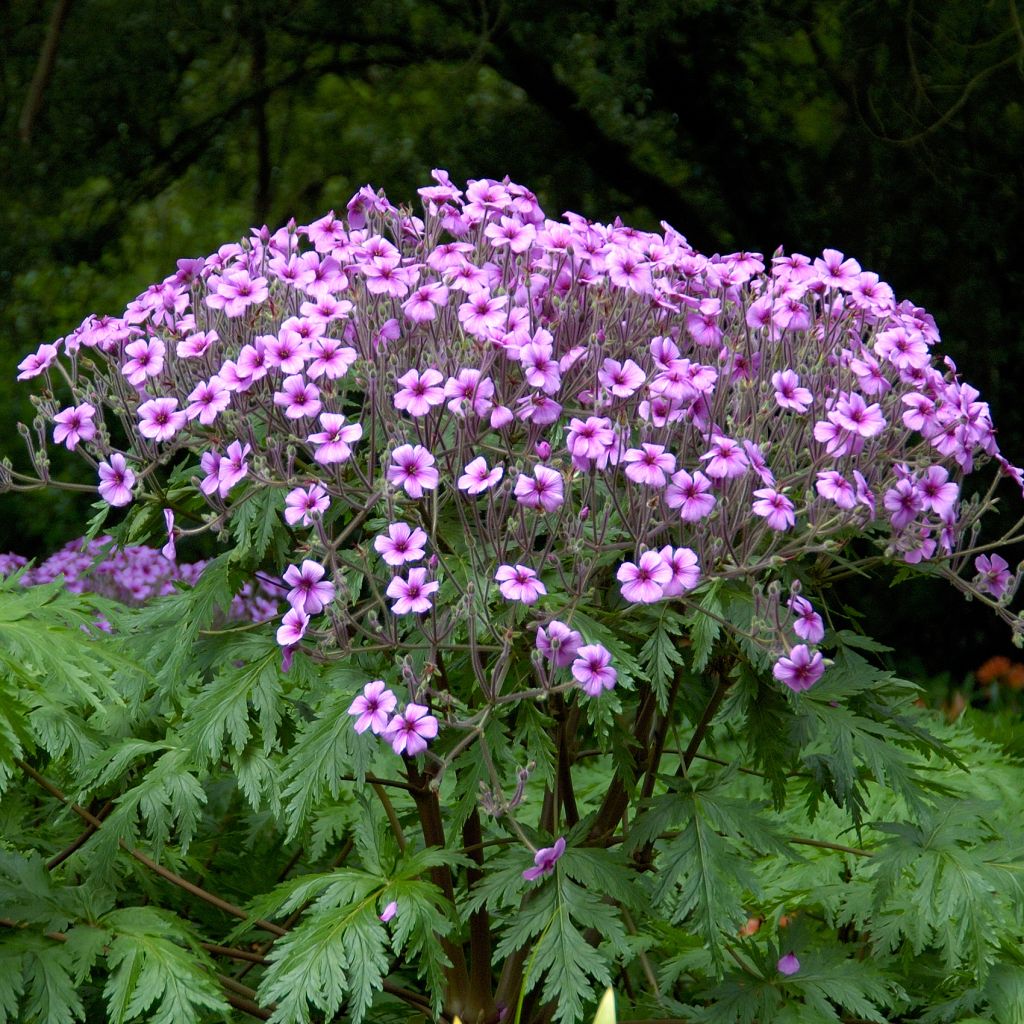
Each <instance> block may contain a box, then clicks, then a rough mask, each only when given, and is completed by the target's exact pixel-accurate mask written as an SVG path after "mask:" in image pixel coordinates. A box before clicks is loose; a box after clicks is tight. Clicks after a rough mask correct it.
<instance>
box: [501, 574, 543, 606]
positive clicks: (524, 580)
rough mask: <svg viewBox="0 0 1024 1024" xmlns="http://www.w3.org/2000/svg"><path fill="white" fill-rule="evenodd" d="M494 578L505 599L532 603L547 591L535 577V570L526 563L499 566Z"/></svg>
mask: <svg viewBox="0 0 1024 1024" xmlns="http://www.w3.org/2000/svg"><path fill="white" fill-rule="evenodd" d="M494 578H495V580H497V581H498V584H499V586H498V589H499V590H500V591H501V595H502V597H504V598H505V599H506V600H507V601H522V603H523V604H534V603H535V602H536V601H537V599H538V598H539V597H540V596H541V595H542V594H546V593H547V592H548V591H547V588H546V587H545V586H544V584H543V583H541V581H540V580H539V579H538V578H537V573H536V571H535V570H533V569H531V568H530V567H529V566H526V565H516V566H514V567H513V566H511V565H502V566H499V567H498V571H497V572H496V573H495V574H494Z"/></svg>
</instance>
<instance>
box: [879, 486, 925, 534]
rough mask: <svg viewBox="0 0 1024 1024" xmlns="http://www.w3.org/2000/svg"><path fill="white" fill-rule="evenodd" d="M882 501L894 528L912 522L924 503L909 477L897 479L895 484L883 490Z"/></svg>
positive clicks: (898, 528) (896, 528) (899, 528)
mask: <svg viewBox="0 0 1024 1024" xmlns="http://www.w3.org/2000/svg"><path fill="white" fill-rule="evenodd" d="M882 503H883V504H884V505H885V510H886V511H887V512H888V513H889V518H890V520H891V521H892V527H893V529H894V530H902V529H903V528H904V527H905V526H908V525H909V524H910V523H911V522H913V520H914V518H915V517H916V516H917V514H918V512H920V511H921V508H922V507H923V505H924V502H923V501H922V500H921V494H920V492H919V491H918V489H917V485H916V484H915V483H914V481H913V480H911V479H903V480H897V481H896V486H895V487H890V488H889V490H887V491H886V492H885V496H884V498H883V499H882Z"/></svg>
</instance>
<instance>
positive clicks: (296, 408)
mask: <svg viewBox="0 0 1024 1024" xmlns="http://www.w3.org/2000/svg"><path fill="white" fill-rule="evenodd" d="M274 405H279V406H281V407H282V408H283V409H284V414H285V416H287V417H288V419H290V420H301V419H303V418H305V417H307V416H315V415H316V414H317V413H318V412H319V411H320V410H321V408H323V405H322V403H321V401H320V389H319V388H318V387H317V386H316V385H315V384H312V383H309V382H307V381H306V380H304V379H303V378H302V377H301V376H300V375H299V374H296V375H295V376H292V377H285V379H284V381H283V382H282V383H281V390H280V391H275V392H274Z"/></svg>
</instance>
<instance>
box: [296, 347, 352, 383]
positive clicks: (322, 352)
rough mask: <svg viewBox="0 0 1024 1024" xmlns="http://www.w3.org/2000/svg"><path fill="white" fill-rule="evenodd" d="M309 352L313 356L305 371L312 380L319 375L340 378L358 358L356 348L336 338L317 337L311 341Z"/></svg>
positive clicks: (333, 378)
mask: <svg viewBox="0 0 1024 1024" xmlns="http://www.w3.org/2000/svg"><path fill="white" fill-rule="evenodd" d="M309 354H310V355H311V356H312V357H313V358H312V361H311V362H310V364H309V365H308V366H307V367H306V370H305V372H306V376H307V377H309V378H310V379H311V380H316V379H317V378H318V377H326V378H327V379H328V380H338V379H339V378H340V377H344V376H345V374H346V373H348V370H349V367H350V366H351V365H352V364H353V363H354V362H355V361H356V359H357V358H358V353H357V352H356V350H355V349H354V348H352V347H351V346H350V345H343V344H342V343H341V342H340V341H338V340H337V339H336V338H316V339H315V340H314V341H312V342H311V343H310V346H309Z"/></svg>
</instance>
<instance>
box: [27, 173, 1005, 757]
mask: <svg viewBox="0 0 1024 1024" xmlns="http://www.w3.org/2000/svg"><path fill="white" fill-rule="evenodd" d="M433 177H434V182H433V184H431V185H428V186H426V187H424V188H422V189H420V190H419V193H420V199H421V202H422V214H418V213H414V212H413V211H412V210H410V209H399V208H396V207H395V206H394V205H392V203H391V202H390V201H389V200H388V199H387V198H386V197H385V196H384V195H383V193H374V192H373V191H372V190H369V189H364V190H361V192H360V193H359V196H358V197H357V198H356V199H354V200H353V202H352V203H351V204H350V205H349V208H348V210H347V213H346V214H345V215H344V216H341V217H339V216H336V215H335V213H334V212H333V211H332V212H330V213H328V214H327V215H326V216H324V217H322V218H320V219H319V220H316V221H313V222H311V223H309V224H306V225H304V226H297V225H296V224H295V223H294V222H293V223H290V224H288V225H286V226H285V227H282V228H280V229H278V230H276V231H271V230H270V229H268V228H260V229H258V230H254V231H253V233H252V234H251V235H250V236H249V237H248V238H246V239H244V240H243V241H241V242H240V243H238V244H231V245H225V246H222V247H221V248H220V249H219V250H218V251H217V252H216V253H213V254H211V255H209V256H207V257H205V258H199V259H184V260H180V261H179V263H178V267H177V270H176V271H175V272H174V273H173V274H171V275H170V276H168V277H166V278H165V279H164V280H163V281H161V282H159V283H157V284H154V285H152V286H151V287H150V288H148V289H147V290H146V291H145V292H143V293H142V294H141V295H140V296H138V298H137V299H135V300H134V301H133V302H132V303H130V304H129V306H128V308H127V309H126V310H125V311H124V313H123V315H121V316H119V317H110V316H104V317H97V316H90V317H89V318H88V319H87V320H86V321H85V322H84V323H82V324H81V325H80V326H79V327H78V328H77V329H76V330H74V331H72V332H71V333H70V334H68V335H67V336H66V337H64V338H61V339H59V340H58V341H57V342H55V343H53V344H48V345H43V346H41V347H40V348H39V350H38V351H37V352H35V353H33V354H32V355H29V356H27V357H26V358H25V360H23V362H22V363H21V364H20V366H19V369H20V371H21V373H20V375H19V376H20V379H22V380H32V379H34V378H42V380H43V381H44V382H45V384H46V391H45V392H44V394H43V395H42V396H41V397H39V398H38V399H37V403H38V405H39V408H40V410H41V413H42V415H43V417H44V418H45V419H46V420H47V421H48V422H49V423H50V424H52V437H53V442H54V443H55V444H60V445H64V446H65V447H67V448H69V449H72V450H75V451H78V452H80V453H83V454H84V455H85V457H86V458H88V459H90V460H91V461H93V463H94V465H96V467H97V473H98V491H99V494H100V496H101V498H102V499H103V500H104V501H105V502H107V503H108V505H110V506H111V507H117V508H121V507H124V506H128V505H130V504H131V503H132V501H133V500H134V499H137V498H141V497H142V496H143V495H147V494H149V493H151V483H155V482H158V481H159V480H160V479H161V478H162V476H163V475H165V474H166V473H167V472H168V467H171V468H173V470H174V472H176V473H177V474H178V476H177V477H176V479H178V480H182V479H184V480H185V481H190V484H187V485H186V486H187V487H191V492H190V498H188V499H183V501H184V503H185V504H189V502H191V504H190V511H191V514H192V515H193V516H194V517H195V519H196V521H197V522H200V523H202V524H204V526H203V528H209V529H218V530H220V529H223V527H224V525H225V524H226V523H228V522H230V521H232V520H233V519H234V518H235V517H236V515H238V514H240V513H241V511H242V510H243V509H244V508H245V507H246V505H248V504H249V503H251V502H263V503H264V504H263V505H262V506H261V507H262V508H264V509H265V510H266V514H267V515H268V516H271V517H274V516H276V517H278V518H277V519H276V521H277V524H278V525H279V526H280V527H281V528H282V529H285V530H287V531H288V538H289V541H290V543H291V545H292V550H293V551H295V552H297V554H295V555H293V556H292V564H290V565H289V566H287V567H285V566H283V565H282V566H277V567H276V569H275V571H277V572H281V571H282V570H284V573H283V574H284V580H285V582H286V584H287V586H288V587H289V588H290V590H289V591H288V595H287V600H288V602H289V605H290V607H289V610H288V611H287V613H286V614H285V615H284V617H283V619H282V620H281V621H280V623H279V625H278V627H277V638H278V642H279V643H280V644H281V646H282V647H284V648H286V649H288V651H289V652H290V651H291V650H292V649H294V648H297V647H299V646H300V645H302V644H308V645H320V646H321V649H322V650H325V651H326V650H328V649H333V650H335V651H338V652H340V653H341V654H350V653H352V652H354V651H359V650H363V649H365V650H372V651H380V650H387V651H389V652H391V653H392V655H394V656H402V655H403V653H404V652H409V651H414V650H422V649H427V650H428V651H429V652H430V659H429V665H418V666H417V669H416V671H417V673H419V675H417V680H416V684H415V687H414V688H413V689H412V690H411V692H410V696H411V697H412V702H411V703H409V704H408V705H407V707H406V708H405V710H404V711H403V712H401V713H397V714H395V715H394V717H391V718H388V719H387V722H386V724H385V719H384V718H383V717H381V716H387V715H391V714H392V712H393V711H394V707H395V705H394V704H391V705H390V706H388V707H386V708H385V705H387V703H388V701H387V698H386V696H385V693H386V692H389V691H383V690H381V691H380V692H379V693H378V692H377V691H374V693H373V694H371V693H369V692H367V693H364V695H363V697H360V698H357V701H356V703H355V704H354V705H353V714H358V719H357V723H356V725H357V729H358V728H360V727H361V730H360V731H362V730H365V729H367V728H372V729H373V731H374V732H375V733H379V734H381V735H386V736H387V738H388V739H389V741H390V742H391V743H392V746H393V747H394V749H395V750H396V751H398V752H399V753H407V754H415V753H418V752H421V751H422V750H423V749H424V748H425V747H426V739H428V738H432V736H433V735H434V733H435V732H436V728H437V720H436V719H435V718H434V717H433V716H432V715H430V714H428V709H429V707H430V706H431V703H430V702H431V700H432V699H433V697H434V696H435V695H436V693H437V690H436V688H435V682H434V681H435V680H436V679H438V678H440V677H441V675H442V671H443V666H442V665H441V659H442V655H444V654H445V653H446V652H449V653H450V651H451V650H456V649H458V650H462V649H464V648H465V649H468V650H469V652H470V654H469V657H468V659H466V660H465V668H466V671H467V672H468V673H470V674H471V677H472V679H473V680H474V681H475V683H476V685H477V686H478V688H479V691H480V692H481V693H483V694H484V695H486V698H487V699H488V700H494V699H496V698H497V697H498V694H499V691H501V689H502V687H503V686H507V685H512V683H514V684H515V685H517V686H520V687H521V688H522V690H521V692H523V693H528V692H532V691H531V688H530V685H529V680H528V679H527V678H525V676H527V675H529V674H530V673H531V672H532V673H534V674H535V676H536V677H537V678H538V679H539V680H540V682H541V689H542V690H544V692H548V691H550V690H555V691H561V690H563V689H570V688H573V687H576V688H577V689H580V690H582V691H583V692H584V693H586V694H588V695H590V696H597V695H600V694H601V693H603V692H604V691H606V690H608V689H611V688H612V687H613V686H614V685H615V684H616V681H617V678H618V675H617V670H616V667H615V666H614V665H613V661H614V658H613V655H612V652H611V650H610V649H609V647H608V646H606V645H603V644H602V643H599V642H597V641H598V637H597V636H595V635H590V636H588V635H587V633H588V627H587V626H586V625H579V627H578V628H577V627H574V626H573V614H574V611H573V610H574V609H580V610H581V611H582V610H585V609H586V608H587V606H588V605H589V604H590V603H592V600H593V595H594V594H596V593H599V592H600V593H603V594H605V595H610V596H606V597H605V598H604V599H602V600H603V602H604V606H605V607H606V608H608V609H609V610H610V611H614V612H616V613H618V614H620V615H622V616H625V617H627V618H628V617H629V616H635V615H639V614H642V613H644V611H645V609H644V607H643V606H649V605H659V604H663V603H677V604H680V605H682V606H687V605H689V604H691V603H693V602H697V603H698V604H699V601H700V595H701V594H702V593H703V591H704V588H705V585H710V584H711V583H713V582H714V581H722V580H730V581H735V582H737V583H744V582H745V583H746V584H748V585H750V586H751V587H760V586H761V585H762V584H763V583H765V582H767V581H771V580H777V581H778V582H779V584H780V585H781V586H786V585H788V586H790V587H791V593H792V594H793V597H792V598H791V600H790V602H789V605H788V612H789V613H790V614H789V617H787V616H786V615H785V614H784V613H782V612H780V611H778V610H776V613H775V614H774V615H773V616H769V619H770V620H771V621H769V622H767V625H764V624H762V625H763V628H762V627H761V626H758V627H757V628H755V629H754V631H753V632H752V633H750V634H749V637H748V639H750V640H751V641H752V642H753V643H754V644H755V645H757V646H759V647H760V648H761V649H762V650H763V652H764V654H765V655H766V656H767V657H768V658H769V659H770V660H771V662H772V663H773V664H774V670H773V675H774V678H775V680H777V681H778V682H779V683H781V684H783V685H785V686H786V687H788V688H789V689H791V690H793V691H800V690H805V689H807V688H809V687H811V686H813V685H814V684H815V683H816V682H817V681H818V680H819V679H820V678H821V676H822V674H823V672H824V671H825V670H826V664H827V663H826V660H825V658H824V655H823V653H822V651H821V650H820V649H819V647H820V645H822V644H823V643H825V642H826V639H827V638H826V632H825V628H824V623H823V620H822V617H821V616H820V615H819V614H818V613H817V612H816V611H815V609H814V607H813V605H812V603H811V602H810V601H809V600H808V599H807V598H805V597H802V596H800V593H799V590H800V588H799V584H800V578H799V576H800V573H801V572H802V570H803V568H804V567H805V566H806V565H807V563H808V561H809V560H810V559H812V558H813V559H820V558H824V559H826V560H828V559H829V558H831V557H833V556H834V555H835V554H836V553H837V552H839V550H840V549H841V548H843V546H844V545H846V544H848V543H849V541H850V540H851V538H861V539H863V540H865V541H867V542H868V543H869V544H871V545H873V546H874V548H875V551H876V553H877V554H876V557H881V558H882V559H883V560H888V561H890V562H898V563H904V564H908V565H919V564H922V563H929V564H930V566H931V567H932V569H933V571H936V572H938V573H939V574H941V575H944V576H945V577H946V578H947V579H949V580H950V581H951V582H952V583H953V584H954V585H955V586H957V587H959V588H960V589H961V590H963V591H964V592H965V593H969V594H972V595H974V596H976V597H977V598H979V599H981V600H984V601H985V602H987V603H988V604H990V605H991V606H992V607H993V608H995V609H996V610H997V611H998V613H999V614H1001V615H1002V616H1003V617H1004V618H1005V619H1006V620H1007V621H1008V622H1011V623H1012V624H1013V625H1014V628H1016V623H1017V619H1016V617H1015V616H1014V615H1012V614H1011V613H1010V612H1009V610H1008V608H1007V602H1008V601H1009V599H1010V597H1011V596H1012V594H1013V592H1014V590H1015V588H1016V585H1017V582H1018V576H1017V574H1016V573H1015V572H1014V571H1013V570H1012V569H1011V567H1010V566H1009V564H1008V563H1007V561H1006V560H1005V559H1004V558H1002V557H1001V556H1000V555H999V554H996V553H994V552H992V550H991V549H992V547H993V546H994V545H990V544H985V545H981V544H979V542H978V540H977V537H978V529H979V522H980V518H981V516H982V515H983V513H984V512H985V511H986V510H987V509H988V508H989V507H990V506H991V503H992V494H993V491H994V488H995V484H993V488H992V490H990V491H989V493H988V494H987V495H986V496H985V497H983V498H972V499H970V500H967V499H966V498H965V496H964V480H965V478H966V477H967V476H968V474H970V473H971V472H972V471H974V469H975V468H976V467H978V466H980V465H982V464H983V463H985V462H989V461H994V462H995V463H996V464H997V465H998V467H999V473H998V474H997V481H998V479H1000V478H1004V479H1011V480H1013V481H1014V482H1015V483H1016V484H1017V485H1018V486H1020V485H1022V483H1024V472H1022V471H1021V470H1020V469H1018V468H1016V467H1015V466H1014V465H1012V464H1011V463H1010V462H1009V461H1007V459H1006V458H1005V457H1004V456H1003V455H1002V454H1001V452H1000V450H999V447H998V444H997V442H996V434H995V430H994V428H993V425H992V421H991V417H990V415H989V410H988V407H987V405H986V404H985V403H984V402H983V401H981V399H980V397H979V395H978V393H977V391H975V389H973V388H972V387H970V385H968V384H966V383H964V382H963V381H962V380H961V379H960V377H959V375H958V373H957V370H956V367H955V366H954V365H953V364H952V363H951V362H950V361H949V360H948V359H945V360H943V359H941V358H939V357H938V356H937V355H936V345H937V343H938V340H939V337H938V331H937V329H936V326H935V323H934V321H933V320H932V318H931V317H930V316H929V315H928V314H927V313H926V312H925V311H924V310H922V309H920V308H918V307H916V306H914V305H913V304H912V303H910V302H906V301H898V300H897V299H896V298H895V296H894V295H893V292H892V290H891V289H890V288H889V287H888V285H886V284H885V283H884V282H882V281H880V280H879V278H878V276H877V275H875V274H873V273H870V272H866V271H863V270H862V269H861V268H860V266H859V265H858V264H857V263H856V262H855V261H853V260H850V259H846V258H845V257H844V256H843V254H841V253H838V252H836V251H835V250H825V252H824V253H822V254H821V255H820V256H819V257H817V258H810V257H807V256H803V255H799V254H793V255H785V254H783V253H782V251H781V250H780V251H779V252H777V253H775V254H774V255H773V256H772V257H770V258H767V259H766V258H764V257H763V256H761V255H760V254H757V253H750V252H734V253H730V254H727V255H714V256H706V255H703V254H701V253H699V252H697V251H696V250H695V249H694V248H693V247H692V246H691V245H689V243H688V242H687V241H686V239H685V238H684V237H683V236H682V235H680V234H679V233H678V232H677V231H675V230H674V229H672V228H670V227H668V226H664V228H663V230H662V231H661V232H645V231H638V230H635V229H633V228H629V227H627V226H625V225H623V224H621V223H620V222H618V221H616V222H614V223H612V224H600V223H594V222H591V221H589V220H587V219H585V218H583V217H581V216H578V215H576V214H571V213H570V214H566V215H565V217H564V219H562V220H553V219H550V218H548V217H546V216H545V214H544V212H543V211H542V210H541V208H540V205H539V203H538V201H537V199H536V197H535V196H534V195H533V194H532V193H531V192H530V191H529V190H528V189H526V188H524V187H522V186H520V185H517V184H515V183H513V182H510V181H507V180H506V181H492V180H482V181H471V182H469V183H468V185H467V187H466V188H465V189H463V188H461V187H459V186H457V185H456V184H455V183H453V182H452V181H451V180H450V179H449V177H448V175H447V174H446V173H445V172H443V171H435V172H434V175H433ZM85 352H88V354H89V359H88V360H86V359H83V358H81V355H82V354H83V353H85ZM56 394H65V395H69V396H70V399H69V401H68V402H67V403H65V404H62V403H60V402H58V401H57V400H56V399H55V398H53V397H52V396H53V395H56ZM121 436H123V437H126V438H127V439H128V444H127V446H126V447H123V448H117V447H115V446H114V443H113V440H112V439H113V438H114V437H121ZM12 479H13V480H14V485H15V486H19V485H21V483H22V481H24V480H26V479H27V478H26V477H23V476H22V475H21V474H14V476H13V478H12ZM153 493H157V492H153ZM267 495H269V496H270V497H269V499H267ZM278 499H280V500H278ZM274 502H277V504H276V505H275V504H274ZM172 539H173V532H172ZM1011 539H1015V538H1004V542H1006V543H1008V542H1009V540H1011ZM428 552H429V557H428ZM307 556H308V557H307ZM416 563H424V564H416ZM613 581H616V582H617V583H618V588H615V586H614V582H613ZM321 615H323V616H325V619H324V623H325V624H324V626H323V628H322V629H319V630H313V631H311V630H310V624H311V620H312V619H313V618H314V617H316V616H321ZM558 616H561V618H558ZM726 625H728V623H726ZM528 629H536V630H537V633H536V636H537V647H538V648H539V650H540V652H541V653H540V656H539V657H537V658H533V659H530V658H523V659H520V660H519V661H517V662H516V665H526V666H528V667H527V668H526V670H525V671H522V672H521V671H519V669H518V668H517V669H516V671H515V672H513V673H512V676H508V666H507V665H506V664H505V662H506V661H507V660H508V658H509V656H510V655H511V654H512V653H513V652H514V650H515V649H516V648H517V645H520V644H528V641H524V640H523V639H522V638H523V636H524V634H525V633H526V631H527V630H528ZM794 641H796V642H794ZM460 657H461V655H460ZM545 661H546V662H549V663H550V664H551V666H553V667H554V668H570V670H571V676H572V681H571V682H569V681H566V682H564V683H554V682H553V679H552V677H551V676H550V674H549V671H548V668H545V666H544V662H545ZM382 671H383V669H382ZM509 680H511V681H512V682H511V683H510V682H509ZM371 685H376V684H371ZM392 700H393V696H392ZM381 701H383V703H381ZM421 701H422V702H421ZM360 702H363V703H360ZM374 702H376V703H374ZM364 705H365V706H364ZM357 708H358V710H357ZM382 709H383V710H382ZM396 723H398V724H396ZM432 730H433V731H432Z"/></svg>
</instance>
